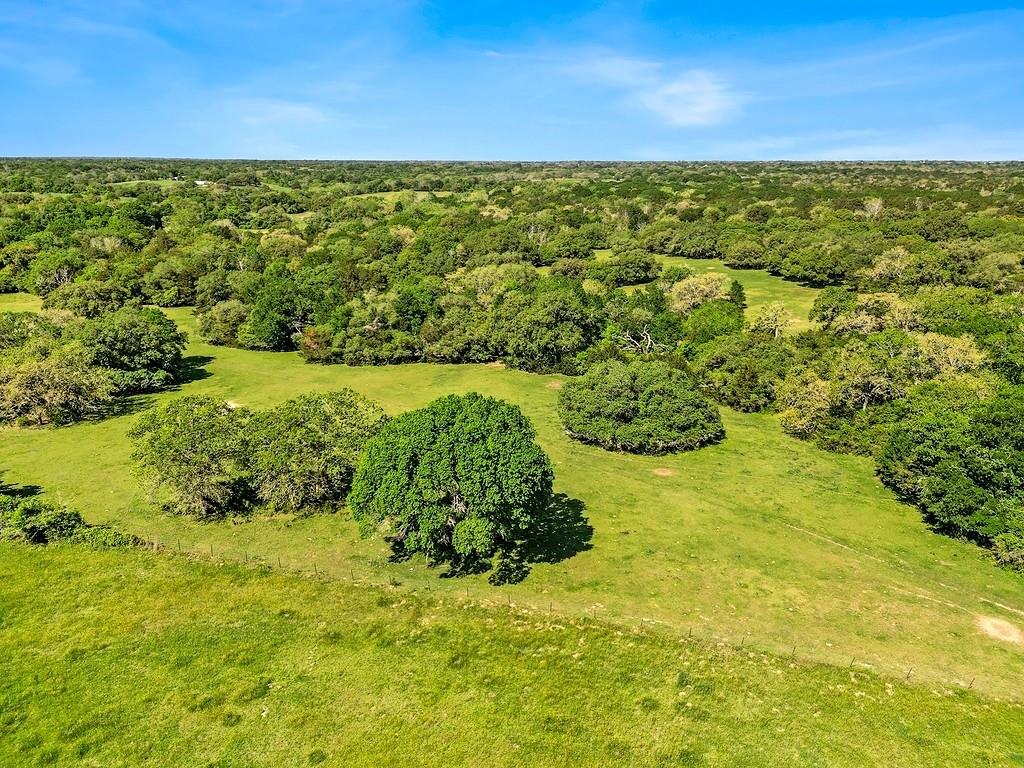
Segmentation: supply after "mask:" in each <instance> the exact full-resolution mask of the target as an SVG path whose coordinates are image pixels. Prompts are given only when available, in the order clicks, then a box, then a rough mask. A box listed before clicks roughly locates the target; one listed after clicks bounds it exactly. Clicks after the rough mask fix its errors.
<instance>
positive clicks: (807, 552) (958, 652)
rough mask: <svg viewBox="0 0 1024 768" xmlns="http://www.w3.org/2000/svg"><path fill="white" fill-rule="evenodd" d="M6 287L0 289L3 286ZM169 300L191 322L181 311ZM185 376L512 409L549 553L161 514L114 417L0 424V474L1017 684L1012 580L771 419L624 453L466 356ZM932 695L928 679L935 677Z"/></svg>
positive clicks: (341, 574) (532, 382) (441, 581)
mask: <svg viewBox="0 0 1024 768" xmlns="http://www.w3.org/2000/svg"><path fill="white" fill-rule="evenodd" d="M9 300H10V299H9ZM171 314H172V315H173V316H174V317H175V319H176V320H177V321H178V322H180V323H181V324H182V325H183V326H184V327H186V328H190V329H191V328H193V325H194V321H193V319H192V317H191V314H190V312H189V310H186V309H181V310H173V311H172V312H171ZM189 353H190V354H191V355H193V356H195V357H197V358H200V359H202V360H203V361H204V362H203V375H204V376H205V378H199V379H197V380H195V381H193V382H191V383H189V384H186V385H185V386H183V387H182V389H181V390H180V391H179V392H171V393H166V394H163V395H160V396H158V397H154V398H144V399H140V400H139V401H138V402H137V403H135V406H136V407H137V408H145V407H148V406H150V405H152V404H153V403H154V402H158V401H161V400H164V399H167V398H172V397H177V396H180V394H183V393H208V394H211V395H214V396H216V397H220V398H223V399H225V400H230V401H233V402H236V403H240V404H244V405H247V406H251V407H254V408H260V407H264V406H269V405H272V404H274V403H276V402H279V401H281V400H283V399H286V398H288V397H291V396H294V395H297V394H300V393H302V392H308V391H324V390H330V389H334V388H338V387H343V386H347V387H351V388H353V389H355V390H356V391H358V392H361V393H363V394H365V395H367V396H369V397H371V398H373V399H375V400H377V401H379V402H381V403H382V404H383V405H384V407H385V408H386V409H387V410H388V411H389V412H391V413H398V412H400V411H403V410H406V409H409V408H413V407H417V406H420V405H423V404H425V403H427V402H429V401H430V400H431V399H433V398H435V397H438V396H440V395H443V394H446V393H450V392H465V391H470V390H476V391H479V392H483V393H486V394H490V395H495V396H498V397H501V398H505V399H507V400H509V401H511V402H514V403H517V404H519V405H520V406H522V408H523V410H524V412H525V413H526V414H527V415H528V416H529V417H530V418H531V420H532V421H533V423H534V424H535V426H536V428H537V430H538V433H539V439H540V442H541V443H542V445H543V447H544V448H545V450H546V451H547V452H548V453H549V455H550V456H551V458H552V460H553V462H554V465H555V475H556V483H555V486H556V491H558V492H560V493H562V494H565V495H566V497H567V501H566V503H565V504H564V505H563V515H562V523H561V525H562V529H561V530H559V531H558V532H557V538H558V539H560V540H562V541H563V542H564V544H563V545H562V547H561V548H560V549H556V550H553V551H548V552H545V553H542V555H541V557H539V558H538V559H539V560H543V562H535V563H534V564H533V566H532V572H531V573H530V575H529V576H528V577H527V578H526V579H525V581H523V582H522V583H521V584H517V585H514V586H506V587H500V588H499V587H493V586H490V585H489V584H488V583H487V581H486V577H485V576H472V577H463V578H454V579H446V578H441V574H440V573H439V571H438V570H430V569H427V568H426V567H425V566H424V564H423V561H422V560H419V559H414V560H412V561H410V562H406V563H391V562H389V561H388V550H387V547H386V546H385V544H384V543H383V542H382V541H379V540H360V539H359V538H358V535H357V532H356V527H355V525H354V523H353V522H352V521H351V520H350V518H349V516H348V514H347V513H346V512H345V511H344V510H341V511H339V512H338V514H334V515H319V516H313V517H308V518H303V519H291V518H283V517H280V518H271V519H256V520H251V521H238V522H231V521H228V522H224V523H199V522H195V521H192V520H188V519H182V518H177V517H171V516H168V515H165V514H163V513H162V512H161V511H160V510H159V509H158V507H157V506H156V505H155V504H154V503H153V502H152V501H151V500H150V499H149V497H148V494H147V492H146V490H145V489H144V488H143V487H142V485H141V484H140V483H139V482H138V480H137V479H136V478H135V477H134V476H133V475H132V472H131V462H130V460H129V454H130V445H129V442H128V440H127V439H126V436H125V435H126V432H127V430H128V429H129V427H130V426H131V424H132V423H133V421H134V420H135V418H136V415H135V414H126V415H122V416H118V417H114V418H109V419H106V420H104V421H101V422H95V423H88V424H80V425H77V426H72V427H67V428H61V429H44V430H18V429H5V430H2V431H0V471H3V472H4V473H5V479H6V480H7V482H11V483H24V484H36V485H39V486H41V487H43V488H45V489H46V492H47V493H49V494H51V495H53V496H54V497H56V498H58V499H60V500H62V501H64V502H67V503H69V504H72V505H74V506H76V507H78V508H79V509H81V510H82V512H83V513H84V514H85V516H86V517H87V519H88V520H90V521H92V522H106V523H111V524H114V525H116V526H118V527H120V528H123V529H125V530H128V531H131V532H134V533H137V534H140V535H143V536H146V537H150V538H152V539H155V540H158V541H160V542H162V543H164V544H165V545H168V546H170V547H172V548H177V547H178V546H180V547H181V548H182V549H183V550H187V551H192V552H194V553H206V554H207V555H208V554H209V553H210V552H211V550H212V552H213V556H214V557H215V558H226V559H232V560H239V561H241V560H244V559H250V560H251V559H262V560H263V561H265V562H267V563H269V564H271V565H275V566H276V565H278V563H280V564H281V565H283V566H285V567H291V568H301V569H303V570H304V571H312V570H313V568H314V567H315V568H316V569H317V571H318V572H320V573H323V574H327V575H330V576H333V577H337V578H339V579H341V580H349V579H352V578H355V579H357V580H361V581H364V582H373V583H377V584H384V583H388V582H390V583H392V584H393V585H395V588H396V589H397V590H399V593H400V594H402V595H408V596H410V599H411V595H412V594H413V593H422V592H425V591H428V590H429V591H430V593H431V594H437V593H442V594H448V595H458V596H459V597H460V598H464V597H467V596H468V597H469V598H470V599H471V600H475V601H497V602H502V601H505V600H508V599H510V600H512V601H514V602H515V603H517V604H519V605H523V606H534V607H536V608H538V609H547V610H554V611H556V612H560V613H562V614H563V615H565V616H567V617H580V616H584V615H590V616H597V617H598V618H602V619H607V620H609V621H612V622H616V623H618V624H620V625H622V626H624V627H635V626H637V625H638V624H639V622H640V620H641V619H643V620H644V621H645V622H651V623H656V624H657V626H660V627H663V628H665V630H666V631H668V632H671V633H675V634H677V635H685V634H687V633H689V632H690V631H692V633H693V634H694V635H695V636H698V637H702V638H707V637H711V636H713V637H715V638H718V639H721V640H723V641H726V642H729V643H731V644H734V645H739V644H741V643H742V644H744V645H745V646H746V647H748V648H750V647H755V648H758V649H766V650H769V651H774V652H779V653H784V654H787V655H788V654H789V653H791V652H792V649H793V648H794V647H795V649H796V654H797V656H798V658H802V659H813V660H818V661H827V662H831V663H834V664H838V665H841V666H842V667H843V668H844V669H845V668H846V667H849V666H850V665H851V664H852V665H853V669H855V670H857V669H872V670H875V671H878V672H881V673H884V674H887V675H893V676H898V677H899V678H901V679H902V678H904V677H906V675H907V674H908V671H909V674H910V679H911V682H912V683H914V682H918V683H920V684H921V685H923V686H925V687H926V688H927V689H928V690H935V691H939V692H941V691H945V690H952V689H957V688H963V687H967V686H971V685H972V683H973V690H974V691H975V692H980V693H982V694H983V695H986V696H989V697H993V698H999V699H1010V698H1015V699H1020V698H1022V690H1021V687H1020V680H1021V679H1024V645H1022V644H1021V643H1020V642H1019V641H1015V640H1014V638H1015V637H1017V636H1015V635H1014V634H1013V632H1014V629H1015V628H1020V627H1024V580H1022V579H1021V578H1020V577H1019V576H1016V575H1013V574H1011V573H1009V572H1007V571H1004V570H1000V569H999V568H997V567H996V566H995V565H994V564H993V563H992V562H991V561H990V559H989V557H988V556H987V555H986V554H985V553H984V552H983V551H982V550H980V549H978V548H976V547H974V546H973V545H970V544H966V543H961V542H957V541H953V540H950V539H947V538H944V537H941V536H937V535H934V534H932V533H930V532H929V531H928V530H927V529H926V528H925V527H924V525H923V524H922V523H921V520H920V517H919V514H918V512H917V511H916V510H914V509H912V508H910V507H908V506H905V505H902V504H900V503H898V502H896V501H895V500H894V498H893V497H892V495H891V494H890V493H889V492H888V491H886V490H885V489H884V488H883V487H882V486H881V484H880V483H879V482H878V481H877V479H876V478H875V477H874V475H873V474H872V469H871V465H870V463H869V462H868V461H866V460H864V459H860V458H856V457H849V456H839V455H834V454H829V453H826V452H823V451H820V450H818V449H816V448H814V447H812V446H810V445H807V444H804V443H801V442H798V441H796V440H793V439H791V438H788V437H786V436H785V435H784V434H783V433H782V431H781V429H780V428H779V426H778V424H777V422H776V421H775V419H774V418H773V417H772V416H769V415H748V414H739V413H734V412H730V411H728V410H725V411H723V418H724V421H725V426H726V431H727V437H726V439H725V441H724V442H723V443H721V444H720V445H716V446H712V447H709V448H706V449H703V450H701V451H699V452H697V453H693V454H680V455H675V456H669V457H642V456H632V455H623V454H613V453H607V452H605V451H603V450H601V449H599V448H595V447H588V446H584V445H580V444H578V443H575V442H572V441H570V440H569V439H568V438H566V437H565V435H564V434H563V433H562V431H561V429H560V426H559V422H558V418H557V414H556V412H555V406H556V400H557V394H558V392H557V389H556V388H557V387H558V386H559V382H560V379H559V378H558V377H555V376H537V375H531V374H527V373H522V372H517V371H510V370H505V369H503V368H501V367H498V366H484V365H465V366H453V365H427V364H423V365H405V366H394V367H367V368H348V367H344V366H329V367H321V366H312V365H306V364H304V363H303V361H302V360H301V359H300V358H299V356H298V355H296V354H288V353H258V352H251V351H244V350H237V349H226V348H219V347H211V346H208V345H205V344H202V343H199V342H196V341H193V343H192V344H191V346H190V348H189ZM943 695H945V694H943Z"/></svg>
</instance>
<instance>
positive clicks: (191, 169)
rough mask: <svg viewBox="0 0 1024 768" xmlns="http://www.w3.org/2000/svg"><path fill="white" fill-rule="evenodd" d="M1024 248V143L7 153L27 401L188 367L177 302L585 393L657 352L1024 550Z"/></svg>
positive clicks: (250, 328) (4, 339)
mask: <svg viewBox="0 0 1024 768" xmlns="http://www.w3.org/2000/svg"><path fill="white" fill-rule="evenodd" d="M1022 256H1024V164H1021V163H991V164H973V163H813V164H808V163H782V162H776V163H759V164H754V163H583V162H573V163H420V162H410V163H372V162H251V161H190V160H132V159H127V160H102V159H86V158H83V159H64V160H58V159H54V160H35V159H8V160H3V161H0V291H2V292H29V293H33V294H37V295H39V296H40V297H42V298H43V306H44V311H43V312H42V313H41V314H35V313H31V314H29V313H20V314H19V313H5V314H0V356H2V359H0V419H3V420H5V421H19V422H21V423H25V424H34V425H42V424H46V423H67V422H70V421H75V420H79V419H84V418H96V417H101V416H102V415H104V414H105V413H107V412H109V409H110V408H111V407H112V404H116V402H117V401H118V399H119V398H123V397H125V396H127V395H132V394H136V393H139V392H147V391H152V390H154V389H160V388H164V387H168V386H174V385H175V384H177V383H178V382H180V381H182V380H183V379H184V378H186V372H185V371H183V362H182V350H183V348H184V344H185V339H184V337H183V336H182V335H181V334H180V332H179V331H178V330H177V329H176V328H175V326H174V324H173V323H171V322H170V321H169V320H168V319H167V317H166V316H165V315H163V313H162V312H161V311H160V310H159V308H160V307H173V306H192V307H195V312H196V314H197V317H198V323H199V329H200V333H201V334H202V335H203V337H204V338H205V339H206V340H208V341H210V342H212V343H215V344H221V345H230V346H238V347H244V348H249V349H255V350H276V351H296V350H297V351H298V352H299V353H300V354H301V355H302V356H303V357H304V358H305V359H306V360H307V361H308V362H310V363H320V364H329V363H346V364H350V365H364V364H386V363H402V362H410V361H439V362H460V363H480V362H492V361H501V362H503V363H505V364H506V365H509V366H512V367H516V368H521V369H524V370H527V371H537V372H560V373H565V374H568V375H573V376H575V375H580V376H583V378H582V379H581V380H580V383H579V385H578V386H577V387H576V388H575V389H573V388H570V390H569V392H570V393H575V394H576V395H578V396H579V397H580V398H581V402H582V401H583V400H586V399H587V398H589V399H591V400H594V399H595V398H599V397H600V395H599V394H598V395H595V394H593V393H595V392H596V393H600V392H601V391H602V387H605V386H607V385H608V382H604V381H600V380H596V379H595V377H597V378H598V379H599V378H600V377H601V376H602V374H601V372H602V371H611V370H619V369H620V368H621V367H622V365H629V364H632V363H634V362H635V361H637V360H646V361H657V362H658V364H659V365H661V366H668V367H669V368H670V369H672V371H674V372H678V373H671V374H665V375H666V376H669V375H670V377H671V378H672V380H673V381H676V380H678V381H677V383H676V384H674V385H673V386H676V387H678V388H679V391H686V392H689V391H692V392H694V393H697V392H699V393H700V395H699V396H698V395H696V394H695V395H694V397H710V398H712V399H714V400H716V401H718V402H719V403H720V404H722V405H725V406H728V407H731V408H735V409H738V410H744V411H762V410H769V411H774V412H777V413H778V417H779V420H780V422H781V424H782V426H783V428H784V429H786V430H787V431H788V432H790V433H791V434H792V435H794V436H795V437H799V438H803V439H808V440H813V441H815V442H817V443H818V444H820V445H822V446H824V447H826V448H829V449H832V450H840V451H851V452H857V453H863V454H867V455H871V456H873V457H874V458H875V460H876V461H877V463H878V467H879V472H880V476H881V477H882V479H883V481H884V482H886V483H887V484H888V485H889V486H890V487H892V488H893V489H894V490H895V491H896V492H897V493H898V494H900V496H901V497H902V498H905V499H906V500H908V501H910V502H912V503H914V504H916V505H918V506H919V507H920V508H921V509H922V511H923V513H924V516H925V518H926V520H927V521H928V523H929V524H931V525H932V526H933V527H934V528H936V529H937V530H939V531H942V532H944V533H948V534H951V535H955V536H959V537H964V538H968V539H972V540H974V541H977V542H978V543H979V544H982V545H984V546H987V547H990V548H992V549H993V551H994V552H995V554H996V556H997V557H998V558H999V559H1000V560H1001V561H1002V562H1003V563H1005V564H1007V565H1011V566H1015V567H1021V566H1022V564H1024V486H1022V483H1021V474H1022V473H1024V443H1022V442H1021V440H1020V439H1019V438H1018V436H1017V434H1018V426H1019V424H1020V419H1019V418H1018V417H1019V416H1020V415H1022V414H1024V264H1022ZM703 259H714V260H718V261H719V262H721V263H723V264H724V265H725V266H727V267H731V268H736V269H747V270H763V271H766V272H768V273H771V274H773V275H776V276H778V277H781V278H784V279H787V280H790V281H794V282H796V283H800V284H803V285H806V286H812V287H814V288H815V289H816V290H818V294H817V299H816V300H815V302H814V306H813V308H812V309H811V312H810V315H809V317H808V318H803V317H801V318H795V317H793V315H792V312H791V311H790V309H789V308H788V307H787V306H786V305H785V304H784V303H782V302H770V303H768V304H766V305H764V306H761V307H760V308H759V309H758V310H757V311H756V312H755V313H751V312H750V311H749V309H748V308H747V296H746V292H745V289H744V286H743V284H742V283H743V281H742V280H739V281H737V280H733V279H731V278H729V277H727V276H725V275H724V273H721V272H701V271H699V270H695V269H694V264H695V260H703ZM797 319H798V320H801V321H804V322H805V323H806V322H807V321H808V320H809V321H810V328H809V329H805V330H800V331H797V330H795V329H794V327H793V326H794V320H797ZM588 386H590V387H592V388H593V392H586V391H584V390H582V389H580V387H588ZM648 389H650V388H649V387H648V388H646V389H644V391H647V390H648ZM651 391H653V390H651ZM688 397H689V395H688ZM695 402H701V401H700V400H695ZM627 411H628V409H627ZM626 427H627V428H628V427H629V425H628V424H627V425H626ZM571 431H572V432H575V433H578V434H580V433H584V432H586V430H584V429H582V428H581V426H580V425H579V424H575V425H574V426H573V427H572V428H571ZM603 442H605V443H606V444H607V445H608V446H609V447H612V448H615V447H617V446H618V443H617V442H616V441H614V440H607V441H603ZM697 442H698V443H700V442H704V440H703V439H702V440H700V441H697ZM267 494H268V495H274V494H270V492H269V491H268V492H267ZM275 498H276V497H275ZM282 503H283V502H282ZM289 503H291V502H289Z"/></svg>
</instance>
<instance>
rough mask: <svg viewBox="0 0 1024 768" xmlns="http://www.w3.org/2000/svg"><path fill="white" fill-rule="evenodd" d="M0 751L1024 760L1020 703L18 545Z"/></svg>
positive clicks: (394, 757) (299, 584) (404, 596)
mask: <svg viewBox="0 0 1024 768" xmlns="http://www.w3.org/2000/svg"><path fill="white" fill-rule="evenodd" d="M0 569H2V573H3V578H2V579H0V627H2V631H0V672H2V674H0V765H4V766H9V767H10V768H20V767H21V766H39V765H53V766H76V768H77V767H80V766H86V767H90V766H93V767H102V768H120V767H122V766H124V767H125V768H129V767H130V768H145V767H146V766H220V767H223V768H235V767H236V766H237V767H241V766H246V767H247V768H249V767H255V766H268V767H270V766H272V767H273V768H300V767H304V766H315V765H322V766H338V767H339V768H341V767H344V768H358V766H374V767H376V766H420V765H423V766H426V765H452V766H487V767H488V768H491V767H492V766H493V767H498V766H537V767H538V768H543V767H544V766H565V765H574V766H594V767H595V768H596V767H598V766H600V767H602V768H603V767H604V766H626V765H628V766H691V767H692V766H766V767H768V766H780V765H787V766H829V767H830V768H843V767H845V766H849V767H850V768H854V767H856V768H860V766H865V765H887V766H893V767H894V768H895V767H900V768H902V767H904V766H908V767H909V766H922V768H923V767H925V766H927V768H939V767H940V766H966V765H972V766H973V765H977V766H981V765H985V766H1006V767H1007V768H1010V767H1012V766H1019V765H1020V764H1021V761H1022V759H1024V754H1022V749H1024V708H1022V706H1021V704H1020V703H1011V702H1002V703H1000V702H992V701H987V700H985V699H984V698H981V697H979V696H977V695H976V693H973V692H970V691H965V690H962V689H955V690H950V689H947V688H945V687H943V686H939V685H935V684H934V683H931V684H923V685H915V684H914V683H913V681H911V684H909V685H907V684H904V683H903V682H902V681H899V680H895V681H894V680H889V679H886V678H883V677H879V676H877V675H875V674H872V673H870V672H866V671H864V670H862V669H860V668H858V667H856V666H854V667H853V668H850V669H847V668H845V667H844V668H837V667H834V666H825V665H819V664H814V663H811V662H809V661H807V660H806V659H805V658H801V657H797V658H796V659H792V658H790V657H789V656H778V655H772V654H767V653H763V652H761V651H759V650H752V649H751V648H749V647H747V648H743V649H738V648H733V647H729V646H725V645H720V644H717V643H709V642H706V641H705V640H702V639H696V638H685V637H684V638H679V637H676V636H672V635H670V634H669V633H666V632H664V631H661V630H659V629H658V628H655V627H652V626H651V625H650V624H647V625H645V626H643V627H640V626H637V625H633V626H630V627H623V626H619V625H617V624H614V623H612V624H608V623H605V622H602V621H600V620H593V619H590V618H588V617H573V616H566V615H562V614H559V613H558V612H550V611H548V610H538V609H534V608H529V607H525V606H520V605H517V604H516V603H514V602H513V604H512V605H498V606H482V605H479V604H474V603H473V602H472V601H467V600H465V599H464V598H460V597H458V596H457V595H451V594H444V595H441V594H429V595H428V594H419V595H411V594H409V593H408V591H406V590H404V589H402V588H388V587H380V586H374V585H369V584H362V583H358V584H354V585H350V584H346V583H342V582H338V581H333V580H327V579H315V578H301V577H299V576H297V575H294V574H288V573H285V572H281V571H274V570H262V569H256V568H249V569H246V568H244V567H242V566H238V565H222V566H215V565H213V564H208V563H204V562H201V561H198V562H190V561H188V560H186V559H185V558H179V557H176V556H171V555H166V554H161V553H153V552H145V551H139V550H134V551H133V550H127V551H113V552H97V551H90V550H86V549H80V548H72V547H54V548H51V549H35V548H30V547H28V546H24V545H12V544H0Z"/></svg>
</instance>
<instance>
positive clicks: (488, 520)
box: [349, 393, 552, 563]
mask: <svg viewBox="0 0 1024 768" xmlns="http://www.w3.org/2000/svg"><path fill="white" fill-rule="evenodd" d="M534 437H535V432H534V430H533V426H532V425H531V424H530V422H529V420H528V419H527V418H526V417H525V416H524V415H523V413H522V411H520V410H519V408H517V407H516V406H514V405H510V404H508V403H505V402H503V401H501V400H496V399H494V398H491V397H484V396H482V395H478V394H476V393H471V394H468V395H449V396H448V397H443V398H440V399H439V400H435V401H434V402H433V403H431V404H430V405H428V406H427V407H426V408H422V409H420V410H417V411H410V412H408V413H404V414H402V415H401V416H398V417H397V418H395V419H393V420H391V421H389V422H388V423H386V424H385V425H384V427H383V428H382V429H381V430H380V431H379V432H378V433H377V434H376V435H375V436H374V437H372V438H371V439H370V440H369V442H368V443H367V445H366V451H365V453H364V454H363V457H362V459H361V461H360V462H359V468H358V469H357V470H356V475H355V478H354V479H353V481H352V493H351V494H350V496H349V505H350V506H351V507H352V514H353V515H354V517H355V519H356V522H357V523H358V524H359V530H360V532H361V533H362V535H364V536H366V535H369V534H371V533H374V532H376V531H378V530H382V529H383V530H384V532H385V534H386V535H387V536H388V537H389V539H390V541H391V543H392V546H393V547H394V548H395V549H396V550H397V551H399V552H404V553H413V552H422V553H424V554H425V555H426V556H427V557H428V558H429V559H430V560H433V561H452V562H455V563H463V562H466V561H472V560H476V559H480V558H484V557H488V556H490V555H492V554H493V553H494V552H495V551H496V550H497V549H499V548H504V547H507V546H509V545H511V544H512V543H513V542H517V541H522V540H529V538H530V535H531V529H532V527H533V525H534V524H535V521H536V520H537V519H538V517H539V516H540V515H541V514H542V512H543V511H544V509H545V508H546V506H547V505H548V503H549V501H550V499H551V482H552V470H551V463H550V461H548V457H547V456H546V455H545V454H544V452H543V451H542V450H541V449H540V447H539V446H538V445H537V444H536V442H534Z"/></svg>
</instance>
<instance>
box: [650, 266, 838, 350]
mask: <svg viewBox="0 0 1024 768" xmlns="http://www.w3.org/2000/svg"><path fill="white" fill-rule="evenodd" d="M659 259H660V260H661V262H662V263H663V264H664V265H665V266H671V265H673V264H679V265H683V266H686V267H689V268H690V269H691V270H693V272H694V274H702V273H706V272H720V273H723V274H726V275H728V276H729V277H731V278H732V279H734V280H739V281H740V283H741V284H742V285H743V290H744V291H745V292H746V295H747V312H746V314H747V317H748V318H750V317H754V316H755V315H756V314H757V312H758V310H760V309H761V307H763V306H764V305H765V304H770V303H772V302H776V301H777V302H779V303H781V304H782V305H783V306H785V307H786V309H787V310H789V312H790V313H791V314H792V315H793V322H792V324H791V325H790V326H789V330H790V331H791V332H796V331H802V330H806V329H807V328H810V327H811V325H812V323H811V321H810V320H808V319H807V314H808V313H809V312H810V311H811V305H812V304H814V299H815V297H816V296H817V295H818V289H817V288H811V287H809V286H806V285H801V284H800V283H795V282H793V281H791V280H783V279H782V278H781V277H775V276H774V275H770V274H768V273H767V272H764V271H763V270H759V269H733V268H732V267H727V266H725V264H724V263H723V262H722V261H721V260H720V259H684V258H681V257H678V256H659Z"/></svg>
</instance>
